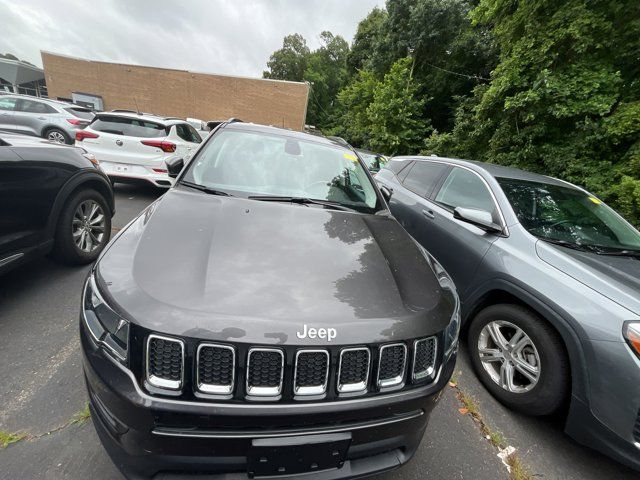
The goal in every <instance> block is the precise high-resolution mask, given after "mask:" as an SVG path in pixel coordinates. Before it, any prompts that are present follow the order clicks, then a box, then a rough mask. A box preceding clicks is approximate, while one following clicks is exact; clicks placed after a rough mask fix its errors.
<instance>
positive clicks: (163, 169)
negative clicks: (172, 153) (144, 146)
mask: <svg viewBox="0 0 640 480" xmlns="http://www.w3.org/2000/svg"><path fill="white" fill-rule="evenodd" d="M153 171H154V172H156V173H167V169H166V168H154V169H153Z"/></svg>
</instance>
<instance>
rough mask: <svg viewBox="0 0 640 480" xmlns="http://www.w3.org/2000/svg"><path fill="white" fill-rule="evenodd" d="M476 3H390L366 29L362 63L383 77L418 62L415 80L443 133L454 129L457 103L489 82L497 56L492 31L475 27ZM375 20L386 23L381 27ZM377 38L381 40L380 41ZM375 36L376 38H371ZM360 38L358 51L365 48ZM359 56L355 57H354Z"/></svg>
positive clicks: (425, 0)
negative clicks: (408, 60) (399, 63)
mask: <svg viewBox="0 0 640 480" xmlns="http://www.w3.org/2000/svg"><path fill="white" fill-rule="evenodd" d="M474 3H475V2H474V1H473V0H388V1H387V11H388V14H387V15H378V16H373V12H372V13H371V14H369V16H368V17H367V18H365V19H364V20H363V21H362V22H361V23H360V25H359V26H358V33H360V32H361V30H362V36H363V42H364V45H363V47H364V48H362V50H364V49H365V48H366V49H367V50H368V53H364V54H363V55H364V60H362V65H363V66H364V67H365V68H368V69H371V70H373V71H374V72H375V73H376V74H377V75H378V76H379V77H380V78H381V77H382V76H383V75H384V74H385V73H386V72H388V71H389V69H390V68H391V65H392V64H393V63H394V62H395V61H396V60H398V59H400V58H404V57H406V56H411V57H413V58H414V59H415V65H414V72H413V74H414V77H415V78H416V81H417V82H418V83H420V84H421V85H422V86H423V87H424V88H425V89H426V90H427V91H428V92H429V93H430V95H431V97H432V100H431V101H430V102H429V107H428V110H425V112H424V115H425V116H427V117H428V118H429V119H430V121H431V123H432V124H433V126H434V127H435V128H437V129H438V130H441V131H446V130H450V129H451V128H453V120H454V115H455V109H456V107H457V103H456V99H459V98H462V97H464V96H467V95H470V94H471V92H472V91H473V88H475V87H476V86H477V85H479V84H482V83H486V82H487V81H488V77H489V75H490V72H491V70H492V69H493V68H494V67H495V65H496V60H497V55H496V50H495V48H494V42H493V40H492V37H491V35H490V34H489V29H488V28H487V27H485V26H480V25H478V26H475V27H474V26H473V25H472V23H471V19H470V18H469V12H470V10H471V9H472V7H473V4H474ZM375 22H381V23H382V25H380V26H379V27H377V28H376V25H375ZM374 35H375V37H374ZM371 37H374V38H371ZM357 40H358V34H356V38H355V40H354V45H353V48H352V52H357V51H359V50H360V47H359V45H358V42H357ZM354 55H355V54H354Z"/></svg>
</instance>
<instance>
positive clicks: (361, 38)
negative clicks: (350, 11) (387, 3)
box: [347, 7, 388, 74]
mask: <svg viewBox="0 0 640 480" xmlns="http://www.w3.org/2000/svg"><path fill="white" fill-rule="evenodd" d="M387 19H388V15H387V12H386V10H382V9H380V8H378V7H376V8H374V9H373V10H371V12H369V14H368V15H367V16H366V17H365V18H364V19H363V20H362V21H360V23H359V24H358V30H357V31H356V34H355V36H354V37H353V43H352V45H351V51H350V52H349V55H348V57H347V65H348V67H349V73H351V74H355V73H356V72H357V71H358V70H362V69H368V68H369V67H370V65H369V61H370V59H371V55H372V53H373V52H374V51H375V49H376V46H377V45H378V43H379V41H380V39H381V38H382V35H383V34H384V27H385V24H386V22H387Z"/></svg>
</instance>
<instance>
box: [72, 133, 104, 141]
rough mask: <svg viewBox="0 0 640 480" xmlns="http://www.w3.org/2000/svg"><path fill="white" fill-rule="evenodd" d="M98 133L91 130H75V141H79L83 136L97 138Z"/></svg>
mask: <svg viewBox="0 0 640 480" xmlns="http://www.w3.org/2000/svg"><path fill="white" fill-rule="evenodd" d="M99 136H100V135H98V134H97V133H93V132H88V131H87V130H78V131H77V132H76V142H81V141H83V140H84V139H85V138H98V137H99Z"/></svg>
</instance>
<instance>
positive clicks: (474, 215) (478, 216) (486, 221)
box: [453, 207, 502, 233]
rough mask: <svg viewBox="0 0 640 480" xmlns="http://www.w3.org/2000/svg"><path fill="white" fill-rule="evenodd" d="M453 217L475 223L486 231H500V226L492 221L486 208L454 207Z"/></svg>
mask: <svg viewBox="0 0 640 480" xmlns="http://www.w3.org/2000/svg"><path fill="white" fill-rule="evenodd" d="M453 218H455V219H457V220H461V221H463V222H467V223H470V224H471V225H475V226H476V227H479V228H481V229H483V230H486V231H487V232H493V233H498V232H502V227H500V225H498V224H496V223H494V222H493V216H492V215H491V212H487V211H486V210H480V209H476V208H463V207H456V208H455V210H454V211H453Z"/></svg>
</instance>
